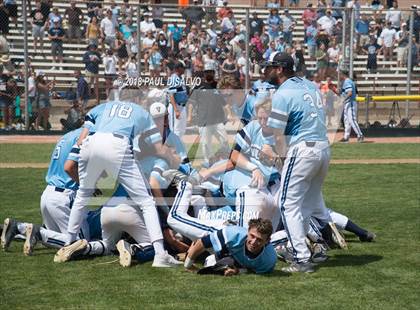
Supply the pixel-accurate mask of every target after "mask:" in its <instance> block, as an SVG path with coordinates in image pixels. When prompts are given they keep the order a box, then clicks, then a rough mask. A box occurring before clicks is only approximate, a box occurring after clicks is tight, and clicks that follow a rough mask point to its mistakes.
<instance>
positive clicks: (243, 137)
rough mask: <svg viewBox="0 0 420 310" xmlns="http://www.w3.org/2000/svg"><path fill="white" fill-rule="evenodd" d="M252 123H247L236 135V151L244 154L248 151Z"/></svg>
mask: <svg viewBox="0 0 420 310" xmlns="http://www.w3.org/2000/svg"><path fill="white" fill-rule="evenodd" d="M253 123H254V122H251V123H249V124H248V125H246V126H245V127H244V128H242V129H241V130H240V131H239V132H238V133H237V134H236V137H235V142H236V144H235V147H234V149H235V150H236V151H238V152H243V153H246V152H247V151H248V150H249V149H250V147H251V136H252V126H253Z"/></svg>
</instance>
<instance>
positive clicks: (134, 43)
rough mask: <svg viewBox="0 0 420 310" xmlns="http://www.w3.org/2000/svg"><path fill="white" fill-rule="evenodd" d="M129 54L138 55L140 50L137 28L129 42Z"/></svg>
mask: <svg viewBox="0 0 420 310" xmlns="http://www.w3.org/2000/svg"><path fill="white" fill-rule="evenodd" d="M127 48H128V54H129V56H130V57H137V53H138V52H139V44H138V40H137V30H133V34H132V36H131V37H130V39H128V42H127Z"/></svg>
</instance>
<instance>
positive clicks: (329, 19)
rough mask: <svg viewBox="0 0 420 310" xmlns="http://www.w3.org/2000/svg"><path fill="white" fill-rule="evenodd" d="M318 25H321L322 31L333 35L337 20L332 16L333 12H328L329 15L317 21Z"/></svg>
mask: <svg viewBox="0 0 420 310" xmlns="http://www.w3.org/2000/svg"><path fill="white" fill-rule="evenodd" d="M317 23H318V25H320V27H321V29H322V30H325V32H326V33H327V34H328V35H332V32H333V28H334V25H335V23H336V20H335V18H334V17H333V16H332V15H331V10H327V14H326V15H324V16H322V17H321V18H319V19H318V21H317Z"/></svg>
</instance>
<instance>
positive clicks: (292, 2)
mask: <svg viewBox="0 0 420 310" xmlns="http://www.w3.org/2000/svg"><path fill="white" fill-rule="evenodd" d="M299 3H300V0H289V7H291V8H292V7H295V8H298V7H299Z"/></svg>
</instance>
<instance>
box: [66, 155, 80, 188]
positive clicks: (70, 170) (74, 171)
mask: <svg viewBox="0 0 420 310" xmlns="http://www.w3.org/2000/svg"><path fill="white" fill-rule="evenodd" d="M78 166H79V165H78V163H77V162H75V161H74V160H70V159H68V160H66V162H65V163H64V171H65V172H66V173H67V174H68V175H69V176H70V177H71V178H72V179H73V181H74V182H76V183H79V173H78Z"/></svg>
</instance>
